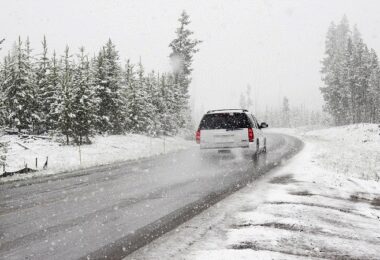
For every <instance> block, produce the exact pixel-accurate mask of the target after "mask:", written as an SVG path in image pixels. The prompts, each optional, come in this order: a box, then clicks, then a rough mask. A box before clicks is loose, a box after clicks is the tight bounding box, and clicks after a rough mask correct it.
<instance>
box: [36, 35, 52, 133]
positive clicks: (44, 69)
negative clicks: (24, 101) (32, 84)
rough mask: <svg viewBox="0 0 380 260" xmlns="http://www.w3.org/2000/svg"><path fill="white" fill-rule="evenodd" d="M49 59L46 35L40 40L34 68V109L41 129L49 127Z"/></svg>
mask: <svg viewBox="0 0 380 260" xmlns="http://www.w3.org/2000/svg"><path fill="white" fill-rule="evenodd" d="M50 67H51V65H50V59H49V57H48V48H47V42H46V37H45V36H44V38H43V40H42V53H41V54H40V57H39V59H38V61H37V68H36V96H35V102H36V104H37V105H36V110H37V112H38V114H39V117H40V119H41V120H40V124H41V128H42V129H43V130H48V129H49V124H48V122H47V120H48V116H49V113H50V103H51V98H52V94H53V93H52V91H51V90H50V82H49V78H50V75H49V73H50V70H51V68H50Z"/></svg>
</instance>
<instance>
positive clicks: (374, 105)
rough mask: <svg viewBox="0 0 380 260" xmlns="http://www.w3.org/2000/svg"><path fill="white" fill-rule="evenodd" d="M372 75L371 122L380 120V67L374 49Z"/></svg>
mask: <svg viewBox="0 0 380 260" xmlns="http://www.w3.org/2000/svg"><path fill="white" fill-rule="evenodd" d="M370 55H371V63H370V64H371V65H370V77H369V81H368V97H369V100H368V103H367V105H368V111H369V122H370V123H375V122H380V67H379V61H378V58H377V54H376V52H375V51H374V50H373V49H372V50H371V52H370Z"/></svg>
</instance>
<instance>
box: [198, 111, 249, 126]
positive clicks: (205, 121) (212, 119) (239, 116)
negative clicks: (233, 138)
mask: <svg viewBox="0 0 380 260" xmlns="http://www.w3.org/2000/svg"><path fill="white" fill-rule="evenodd" d="M249 127H252V126H251V122H250V121H249V119H248V117H247V115H246V114H244V113H218V114H207V115H205V116H204V117H203V118H202V120H201V123H200V125H199V129H201V130H204V129H236V128H249Z"/></svg>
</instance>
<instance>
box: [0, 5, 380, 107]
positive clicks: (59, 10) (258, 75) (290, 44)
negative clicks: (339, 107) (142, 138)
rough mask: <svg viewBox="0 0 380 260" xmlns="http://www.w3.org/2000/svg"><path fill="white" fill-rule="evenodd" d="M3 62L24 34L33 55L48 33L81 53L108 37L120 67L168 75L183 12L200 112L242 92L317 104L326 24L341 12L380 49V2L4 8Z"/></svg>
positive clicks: (273, 103) (51, 40)
mask: <svg viewBox="0 0 380 260" xmlns="http://www.w3.org/2000/svg"><path fill="white" fill-rule="evenodd" d="M0 4H1V5H0V6H1V8H0V25H1V27H0V28H1V31H0V37H5V38H6V42H5V44H4V46H3V50H2V51H1V52H0V56H3V55H4V54H5V53H6V51H7V50H9V49H10V48H11V45H12V44H13V42H14V41H15V40H16V39H17V37H18V35H21V36H22V37H26V36H27V35H29V37H30V40H31V42H32V47H33V48H34V49H35V53H38V52H39V51H40V41H41V39H42V37H43V35H44V34H45V35H46V36H47V40H48V44H49V48H50V49H56V50H57V51H58V52H59V53H62V52H63V49H64V47H65V45H66V44H68V45H69V46H70V47H71V49H72V50H73V51H77V49H78V48H79V47H80V46H82V45H83V46H85V47H86V48H87V51H88V52H89V53H91V54H92V53H94V52H96V51H97V50H98V49H99V48H100V46H101V45H102V44H104V43H105V42H106V41H107V39H108V38H109V37H111V39H112V40H113V41H114V42H115V44H116V45H117V49H118V50H119V53H120V56H121V59H122V60H125V59H127V58H130V59H132V61H133V62H137V61H138V59H139V57H140V56H141V58H142V61H143V64H144V65H145V66H146V67H147V68H148V69H155V70H159V71H167V70H169V69H170V66H169V59H168V55H169V53H170V49H169V48H168V44H169V42H170V41H171V40H172V39H173V37H174V31H175V28H176V27H177V25H178V23H177V19H178V17H179V15H180V13H181V11H182V10H183V9H185V10H186V11H187V12H188V13H189V14H190V17H191V20H192V24H191V29H193V30H194V32H195V36H196V37H197V38H198V39H200V40H202V41H203V43H202V45H200V52H199V53H198V54H196V56H195V62H194V75H193V83H192V87H191V94H192V97H193V101H194V106H195V110H196V111H200V110H202V109H203V110H207V109H212V108H228V107H237V106H238V102H239V95H240V92H241V91H243V90H244V89H245V88H246V86H247V84H250V85H251V86H252V88H253V90H256V91H254V92H253V93H252V99H254V100H257V101H258V108H259V109H262V110H263V109H265V107H266V106H268V108H270V107H278V106H279V104H280V100H281V98H282V97H283V96H287V97H288V98H289V99H290V104H291V105H300V104H304V105H305V106H307V107H310V108H312V109H318V108H320V107H321V105H322V99H321V96H320V93H319V87H320V86H321V84H322V83H321V80H320V78H321V76H320V74H319V70H320V60H321V59H322V56H323V51H324V39H325V34H326V31H327V28H328V25H329V23H330V22H331V21H333V20H334V21H339V20H340V19H341V18H342V16H343V14H346V15H347V17H348V19H349V21H350V23H351V24H357V25H358V28H359V30H360V31H361V32H362V35H363V38H364V41H365V42H366V43H367V44H368V45H369V47H372V48H374V49H375V50H377V51H380V50H379V49H380V38H379V33H378V32H379V30H380V15H379V10H380V1H369V0H364V1H363V0H362V1H359V0H356V1H347V0H342V1H338V0H288V1H287V0H277V1H275V0H271V1H264V0H256V1H255V0H230V1H221V0H211V1H210V0H209V1H180V0H164V1H158V0H150V1H148V0H124V1H121V0H120V1H116V0H69V1H52V0H34V1H28V0H24V1H21V0H8V1H5V0H0Z"/></svg>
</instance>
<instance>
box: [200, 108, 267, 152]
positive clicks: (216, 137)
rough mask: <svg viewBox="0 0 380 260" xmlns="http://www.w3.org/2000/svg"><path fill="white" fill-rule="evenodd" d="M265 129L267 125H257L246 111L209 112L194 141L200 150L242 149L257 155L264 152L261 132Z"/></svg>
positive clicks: (263, 137) (264, 142) (201, 123)
mask: <svg viewBox="0 0 380 260" xmlns="http://www.w3.org/2000/svg"><path fill="white" fill-rule="evenodd" d="M266 127H268V124H267V123H264V122H263V123H261V124H260V125H259V124H258V122H257V120H256V118H255V117H254V116H253V115H252V114H251V113H249V112H248V110H246V109H223V110H210V111H208V112H207V113H206V114H205V115H204V116H203V118H202V120H201V122H200V124H199V128H198V131H197V133H196V141H197V143H198V144H200V148H201V149H216V150H219V151H223V150H230V149H234V148H243V149H249V150H252V151H254V152H255V153H257V154H258V153H259V152H266V137H265V136H264V134H263V132H262V131H261V129H262V128H266Z"/></svg>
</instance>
